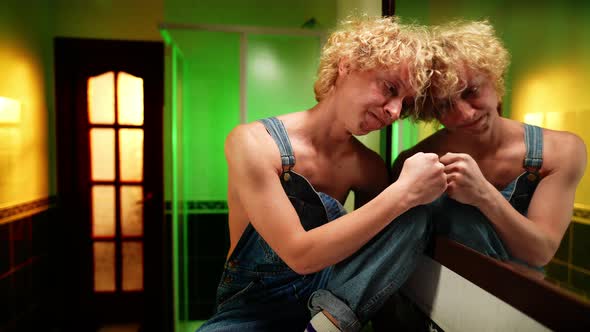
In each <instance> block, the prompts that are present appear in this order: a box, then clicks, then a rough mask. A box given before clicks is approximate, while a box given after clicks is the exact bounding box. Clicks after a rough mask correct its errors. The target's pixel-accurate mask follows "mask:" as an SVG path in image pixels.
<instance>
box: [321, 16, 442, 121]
mask: <svg viewBox="0 0 590 332" xmlns="http://www.w3.org/2000/svg"><path fill="white" fill-rule="evenodd" d="M428 40H429V34H428V31H427V29H426V28H425V27H423V26H418V25H411V24H402V23H400V20H399V18H393V17H377V18H375V17H368V16H364V17H356V18H349V19H347V20H345V21H343V22H342V23H341V25H340V28H339V29H338V30H337V31H335V32H333V33H332V34H331V35H330V37H329V38H328V40H327V42H326V44H325V45H324V47H323V49H322V55H321V58H320V65H319V68H318V73H317V80H316V82H315V85H314V92H315V98H316V100H317V101H321V100H322V99H323V98H324V97H325V96H326V95H327V94H328V92H329V91H330V89H331V88H332V86H334V84H335V82H336V78H337V77H338V64H339V62H340V60H342V59H345V60H346V61H347V62H348V63H349V64H350V66H351V68H352V69H353V70H359V71H364V70H392V69H397V68H398V66H399V65H400V64H402V63H404V62H406V63H407V64H408V69H409V82H407V84H408V85H409V86H410V87H411V88H412V89H413V90H415V91H416V95H417V97H420V96H422V95H423V94H424V90H425V88H426V86H427V84H428V82H429V78H430V67H431V65H432V64H431V62H432V51H431V49H430V48H429V47H428V45H429V42H428ZM407 115H410V114H406V116H407ZM412 115H416V114H412Z"/></svg>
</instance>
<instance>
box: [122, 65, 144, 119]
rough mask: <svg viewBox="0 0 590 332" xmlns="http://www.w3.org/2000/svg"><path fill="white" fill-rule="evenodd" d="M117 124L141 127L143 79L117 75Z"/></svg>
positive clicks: (124, 74) (128, 75)
mask: <svg viewBox="0 0 590 332" xmlns="http://www.w3.org/2000/svg"><path fill="white" fill-rule="evenodd" d="M117 110H118V119H117V120H118V122H119V124H125V125H137V126H141V125H143V79H142V78H141V77H135V76H133V75H130V74H127V73H124V72H121V73H119V74H118V75H117Z"/></svg>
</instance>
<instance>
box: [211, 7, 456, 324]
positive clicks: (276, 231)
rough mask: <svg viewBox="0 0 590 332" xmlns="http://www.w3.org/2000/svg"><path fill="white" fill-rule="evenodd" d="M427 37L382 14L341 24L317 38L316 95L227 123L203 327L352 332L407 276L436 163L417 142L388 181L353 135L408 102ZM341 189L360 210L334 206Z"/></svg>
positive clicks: (399, 112)
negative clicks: (230, 126)
mask: <svg viewBox="0 0 590 332" xmlns="http://www.w3.org/2000/svg"><path fill="white" fill-rule="evenodd" d="M427 39H428V35H427V34H426V33H425V31H424V30H423V29H421V28H418V27H414V26H410V25H403V24H400V23H399V22H397V21H395V20H393V19H391V18H376V19H371V18H364V19H359V20H351V21H349V22H345V23H344V24H343V26H342V27H341V28H340V29H339V30H338V31H336V32H334V33H333V34H332V35H331V36H330V38H329V39H328V41H327V43H326V45H325V46H324V48H323V51H322V57H321V60H320V66H319V70H318V79H317V83H316V84H315V92H316V99H317V101H318V103H317V104H316V105H315V106H314V107H312V108H311V109H309V110H305V111H302V112H296V113H290V114H285V115H282V116H279V117H276V118H269V119H263V120H260V121H256V122H253V123H249V124H244V125H239V126H238V127H236V128H235V129H234V130H233V131H232V132H231V133H230V134H229V136H228V137H227V140H226V144H225V152H226V158H227V163H228V170H229V189H228V205H229V231H230V249H229V253H228V259H227V262H226V264H225V268H224V272H223V275H222V278H221V282H220V284H219V287H218V290H217V308H216V313H215V315H214V316H213V317H212V318H211V319H210V320H208V321H207V322H206V323H205V325H203V326H202V327H201V329H200V331H298V332H301V331H303V330H304V329H308V330H309V331H316V330H317V331H321V330H344V331H358V330H360V329H361V327H362V325H363V324H364V323H366V322H367V321H368V320H369V319H370V318H371V316H372V315H373V314H374V313H375V311H376V310H377V309H379V307H380V306H381V305H382V304H383V303H384V302H385V301H386V300H387V298H388V297H389V296H390V295H391V294H392V293H393V292H395V291H396V290H397V289H398V288H399V286H400V285H401V284H402V283H403V282H404V280H405V279H406V278H407V276H408V275H409V273H410V272H411V271H412V270H413V268H414V266H415V263H416V258H417V257H418V255H419V254H420V253H421V252H422V251H423V249H424V247H425V245H426V242H427V241H428V237H429V234H430V230H429V228H430V212H429V211H430V210H429V209H428V208H426V207H424V204H426V203H429V202H431V201H432V200H434V199H435V198H436V197H438V196H440V195H441V194H442V192H443V191H444V190H445V189H446V176H445V174H444V172H443V171H442V169H443V165H442V164H440V163H439V161H438V157H437V156H436V155H435V154H423V153H420V154H417V155H416V156H413V157H411V158H408V160H407V161H406V165H405V167H404V168H403V170H402V172H401V174H400V177H399V180H398V181H396V182H395V183H393V184H391V185H389V174H388V169H387V165H385V163H384V162H383V160H382V159H381V157H380V156H379V155H377V154H376V153H374V152H373V151H371V150H370V149H368V148H367V147H365V146H364V145H363V144H361V143H360V142H359V141H358V140H357V139H356V138H355V136H354V135H364V134H367V133H369V132H371V131H373V130H378V129H381V128H383V127H385V126H387V125H389V124H391V123H392V122H393V121H395V120H397V119H398V118H400V116H405V115H408V116H409V115H412V114H414V107H413V106H412V105H413V100H414V99H415V98H417V97H420V96H421V95H422V94H423V90H424V87H425V85H426V84H427V81H428V76H429V75H430V61H431V51H430V49H429V48H427V47H426V46H427V45H428V40H427ZM350 191H353V192H354V193H355V198H356V203H357V204H356V205H357V206H358V209H356V210H355V211H354V212H352V213H349V214H345V211H344V209H343V207H342V203H343V202H344V201H345V199H346V197H347V196H348V194H349V192H350ZM312 315H313V319H311V322H310V318H311V317H312Z"/></svg>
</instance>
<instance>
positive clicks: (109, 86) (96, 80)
mask: <svg viewBox="0 0 590 332" xmlns="http://www.w3.org/2000/svg"><path fill="white" fill-rule="evenodd" d="M87 99H88V120H89V121H90V123H91V124H113V123H115V74H114V73H113V72H112V71H110V72H108V73H104V74H102V75H98V76H94V77H91V78H89V79H88V90H87Z"/></svg>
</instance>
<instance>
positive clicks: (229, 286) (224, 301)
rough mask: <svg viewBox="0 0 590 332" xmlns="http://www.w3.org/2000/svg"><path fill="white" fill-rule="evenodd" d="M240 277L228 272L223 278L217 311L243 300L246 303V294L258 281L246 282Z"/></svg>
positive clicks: (219, 290) (219, 287) (220, 284)
mask: <svg viewBox="0 0 590 332" xmlns="http://www.w3.org/2000/svg"><path fill="white" fill-rule="evenodd" d="M245 279H246V278H242V277H240V276H239V275H235V274H232V273H229V272H228V271H227V270H226V271H224V272H223V275H222V276H221V282H220V283H219V286H218V287H217V294H218V295H217V310H219V309H220V308H221V307H223V306H226V305H228V304H231V303H232V302H236V301H239V300H240V299H241V298H243V299H244V301H245V294H247V292H248V291H249V290H250V289H252V288H253V287H254V286H255V285H256V284H257V283H258V280H257V279H250V280H249V281H248V280H245Z"/></svg>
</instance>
